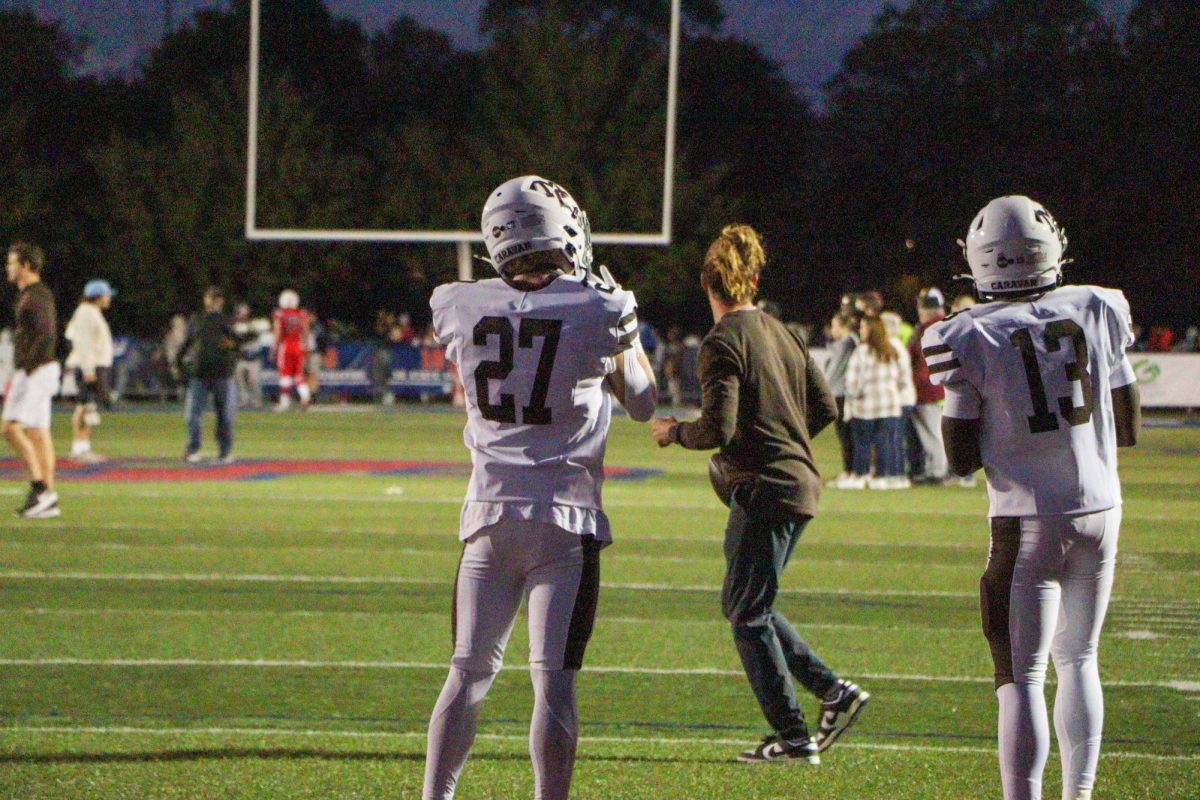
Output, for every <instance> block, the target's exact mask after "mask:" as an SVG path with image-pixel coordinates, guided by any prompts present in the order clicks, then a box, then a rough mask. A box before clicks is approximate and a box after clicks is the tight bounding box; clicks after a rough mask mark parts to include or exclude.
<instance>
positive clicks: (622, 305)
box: [608, 290, 638, 355]
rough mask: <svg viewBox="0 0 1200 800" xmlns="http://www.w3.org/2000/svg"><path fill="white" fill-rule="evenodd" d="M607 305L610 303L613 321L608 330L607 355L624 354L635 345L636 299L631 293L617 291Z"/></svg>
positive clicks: (636, 329)
mask: <svg viewBox="0 0 1200 800" xmlns="http://www.w3.org/2000/svg"><path fill="white" fill-rule="evenodd" d="M609 303H611V305H609V309H610V311H611V318H612V320H613V322H612V325H611V327H610V328H609V329H608V338H609V342H608V344H609V345H610V347H611V352H610V353H609V355H616V354H617V353H623V352H625V351H626V350H628V349H630V348H631V347H633V346H634V345H635V344H636V343H637V338H638V315H637V299H636V298H635V297H634V296H633V292H627V291H624V290H617V292H615V293H614V294H613V295H612V297H611V299H610V300H609Z"/></svg>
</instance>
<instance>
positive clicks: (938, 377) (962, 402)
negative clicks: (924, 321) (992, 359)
mask: <svg viewBox="0 0 1200 800" xmlns="http://www.w3.org/2000/svg"><path fill="white" fill-rule="evenodd" d="M971 330H972V327H971V325H970V322H969V320H966V319H965V318H962V319H957V321H956V318H953V317H951V318H947V319H945V320H943V321H942V322H939V323H937V324H936V325H931V326H930V327H929V328H928V329H927V330H926V331H925V333H924V335H923V336H922V337H921V355H923V356H924V357H925V363H927V364H928V365H929V380H930V382H931V383H933V384H934V385H935V386H942V387H944V388H945V389H946V405H945V407H944V408H943V410H942V413H943V415H945V416H947V417H951V418H953V419H978V418H979V415H980V413H981V411H982V405H983V395H982V388H981V386H980V383H981V381H980V380H976V379H975V378H974V375H975V370H974V369H973V364H972V363H971V360H970V359H969V357H968V344H969V343H968V341H967V336H968V334H969V332H970V331H971Z"/></svg>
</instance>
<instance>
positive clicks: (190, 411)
mask: <svg viewBox="0 0 1200 800" xmlns="http://www.w3.org/2000/svg"><path fill="white" fill-rule="evenodd" d="M209 395H212V399H213V409H214V410H215V411H216V413H217V446H218V448H219V449H220V456H221V457H222V458H224V457H225V456H227V455H229V453H230V451H231V450H233V418H234V415H235V414H236V413H237V387H236V386H235V385H234V382H233V378H211V379H202V378H192V379H191V380H190V381H189V382H188V387H187V398H186V399H185V401H184V406H183V414H184V417H185V418H186V419H187V432H188V443H187V452H188V453H189V454H190V453H195V452H197V451H198V450H199V449H200V435H201V434H202V433H203V431H204V427H203V426H204V409H205V407H206V406H207V405H208V398H209Z"/></svg>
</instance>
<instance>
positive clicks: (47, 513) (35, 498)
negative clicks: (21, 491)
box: [17, 489, 62, 519]
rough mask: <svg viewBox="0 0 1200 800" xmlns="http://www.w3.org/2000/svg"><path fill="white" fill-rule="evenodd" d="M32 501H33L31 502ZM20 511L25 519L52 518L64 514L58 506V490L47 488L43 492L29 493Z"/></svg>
mask: <svg viewBox="0 0 1200 800" xmlns="http://www.w3.org/2000/svg"><path fill="white" fill-rule="evenodd" d="M31 501H32V502H31ZM17 513H19V514H20V515H21V516H22V517H23V518H25V519H52V518H54V517H58V516H61V515H62V510H61V509H59V507H58V492H56V491H54V490H53V489H47V490H46V491H44V492H42V493H41V494H34V493H33V492H30V493H29V499H28V500H26V501H25V505H24V506H22V508H21V510H20V511H19V512H17Z"/></svg>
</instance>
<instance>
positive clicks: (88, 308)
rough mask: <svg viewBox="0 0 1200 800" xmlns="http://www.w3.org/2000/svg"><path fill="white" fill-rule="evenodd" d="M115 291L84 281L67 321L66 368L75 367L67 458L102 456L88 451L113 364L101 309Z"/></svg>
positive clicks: (103, 283)
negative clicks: (73, 405)
mask: <svg viewBox="0 0 1200 800" xmlns="http://www.w3.org/2000/svg"><path fill="white" fill-rule="evenodd" d="M115 296H116V292H114V291H113V289H112V287H111V286H109V284H108V281H102V280H94V281H88V284H87V285H86V286H84V287H83V299H82V300H81V301H80V303H79V306H78V308H76V309H75V313H74V315H72V317H71V321H70V322H69V323H67V331H66V337H67V339H69V340H70V342H71V354H70V355H69V356H67V369H71V370H74V371H75V385H76V387H78V388H77V392H76V395H75V411H74V413H73V414H72V415H71V430H72V432H73V434H74V441H72V442H71V458H76V459H79V460H80V461H87V462H96V461H102V460H103V459H102V458H101V457H100V456H99V455H97V454H96V453H95V452H93V451H92V428H94V427H95V426H97V425H99V424H100V408H101V407H107V405H108V392H109V385H110V384H109V378H110V375H109V373H110V371H111V370H112V365H113V338H112V331H111V330H109V327H108V322H107V321H106V320H105V319H104V312H105V310H107V309H108V308H109V307H110V306H111V305H112V299H113V297H115Z"/></svg>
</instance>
